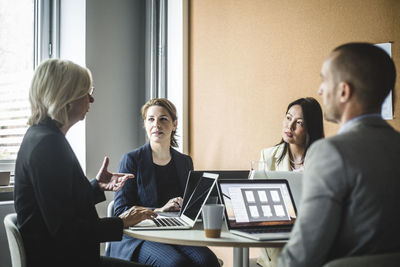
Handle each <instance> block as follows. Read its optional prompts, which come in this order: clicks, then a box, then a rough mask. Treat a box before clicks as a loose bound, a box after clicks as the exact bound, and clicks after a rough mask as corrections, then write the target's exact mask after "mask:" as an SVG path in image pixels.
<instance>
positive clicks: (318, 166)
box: [279, 116, 400, 267]
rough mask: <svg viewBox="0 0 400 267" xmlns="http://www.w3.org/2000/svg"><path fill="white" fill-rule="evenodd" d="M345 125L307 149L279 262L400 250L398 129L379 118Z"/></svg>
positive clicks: (309, 262) (295, 263)
mask: <svg viewBox="0 0 400 267" xmlns="http://www.w3.org/2000/svg"><path fill="white" fill-rule="evenodd" d="M347 126H348V127H347V128H346V129H345V130H344V131H343V132H342V133H340V134H338V135H336V136H333V137H331V138H327V139H325V140H320V141H317V142H316V143H315V144H313V145H312V146H311V148H310V150H309V152H308V153H307V159H306V163H305V164H306V166H305V171H304V176H303V179H304V181H303V198H302V202H301V209H300V210H299V217H298V219H297V221H296V224H295V227H294V229H293V232H292V235H291V238H290V241H289V242H288V244H287V245H286V247H285V248H284V250H283V252H282V254H281V258H280V259H279V266H307V267H312V266H322V265H323V264H324V263H326V262H328V261H330V260H332V259H335V258H340V257H345V256H351V255H365V254H375V253H382V252H393V251H399V250H400V212H399V204H400V134H399V133H398V132H396V131H395V130H394V129H393V128H392V127H391V126H390V125H389V124H387V123H386V122H385V121H384V120H382V119H381V118H379V117H371V116H369V117H364V118H361V119H359V120H356V121H353V122H351V123H349V125H347Z"/></svg>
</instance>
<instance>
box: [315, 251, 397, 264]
mask: <svg viewBox="0 0 400 267" xmlns="http://www.w3.org/2000/svg"><path fill="white" fill-rule="evenodd" d="M399 263H400V252H395V253H385V254H375V255H365V256H354V257H345V258H340V259H336V260H333V261H330V262H328V263H326V264H325V265H324V266H323V267H381V266H385V267H396V266H399Z"/></svg>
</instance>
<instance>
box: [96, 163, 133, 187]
mask: <svg viewBox="0 0 400 267" xmlns="http://www.w3.org/2000/svg"><path fill="white" fill-rule="evenodd" d="M109 161H110V160H109V158H108V157H104V161H103V165H102V166H101V168H100V170H99V173H98V174H97V176H96V179H97V182H98V184H99V187H100V188H101V189H102V190H104V191H114V192H117V191H118V190H120V189H121V188H122V187H123V186H124V183H125V182H126V180H128V179H130V178H133V177H134V176H133V174H130V173H111V172H109V171H108V170H107V167H108V163H109Z"/></svg>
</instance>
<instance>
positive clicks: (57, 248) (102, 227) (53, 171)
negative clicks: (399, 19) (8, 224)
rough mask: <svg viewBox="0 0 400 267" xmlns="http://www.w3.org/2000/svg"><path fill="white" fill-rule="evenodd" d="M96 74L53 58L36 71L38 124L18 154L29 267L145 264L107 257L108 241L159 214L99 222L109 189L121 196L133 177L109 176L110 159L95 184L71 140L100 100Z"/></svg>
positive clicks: (135, 213) (34, 120)
mask: <svg viewBox="0 0 400 267" xmlns="http://www.w3.org/2000/svg"><path fill="white" fill-rule="evenodd" d="M93 93H94V88H93V87H92V78H91V74H90V72H89V70H88V69H86V68H83V67H81V66H79V65H77V64H74V63H72V62H71V61H65V60H58V59H51V60H47V61H45V62H43V63H42V64H41V65H40V66H39V67H38V68H37V70H36V72H35V74H34V77H33V80H32V85H31V88H30V91H29V100H30V103H31V108H32V114H31V117H30V119H29V124H30V125H31V126H30V128H29V129H28V131H27V132H26V134H25V137H24V139H23V141H22V144H21V147H20V150H19V152H18V156H17V160H16V168H15V188H14V200H15V210H16V212H17V221H18V228H19V230H20V232H21V235H22V238H23V240H24V247H25V252H26V259H27V265H28V266H142V265H139V264H135V263H132V262H128V261H121V260H117V259H111V258H108V257H100V242H104V241H116V240H121V238H122V230H123V228H124V227H128V226H131V225H135V224H136V223H138V222H140V221H141V220H144V219H150V218H153V217H154V216H156V215H155V214H154V213H153V212H152V211H151V210H149V209H145V208H132V209H130V210H127V211H126V212H125V213H122V214H121V215H120V216H119V217H115V218H99V217H98V215H97V212H96V209H95V206H94V205H95V203H98V202H101V201H103V200H105V196H104V192H103V191H106V190H107V191H118V190H119V189H121V188H122V186H123V185H124V183H125V182H126V181H127V180H128V179H130V178H132V177H133V175H131V174H122V173H110V172H108V171H107V166H108V162H109V160H108V158H107V157H106V158H105V160H104V162H103V166H102V167H101V169H100V171H99V173H98V174H97V176H96V178H95V179H93V180H91V181H90V182H89V181H88V179H87V178H86V176H85V174H84V173H83V171H82V169H81V167H80V165H79V162H78V159H77V158H76V156H75V154H74V152H73V151H72V148H71V147H70V145H69V143H68V141H67V139H66V138H65V135H66V134H67V132H68V130H69V129H70V128H71V127H72V126H73V125H74V124H75V123H77V122H78V121H80V120H83V119H84V118H85V115H86V113H87V112H88V111H89V107H90V104H91V103H93V102H94V97H93Z"/></svg>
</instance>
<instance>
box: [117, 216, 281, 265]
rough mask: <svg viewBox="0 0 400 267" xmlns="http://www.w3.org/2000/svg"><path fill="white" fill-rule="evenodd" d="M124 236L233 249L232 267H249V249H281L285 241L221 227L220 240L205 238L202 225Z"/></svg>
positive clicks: (146, 231)
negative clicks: (252, 235)
mask: <svg viewBox="0 0 400 267" xmlns="http://www.w3.org/2000/svg"><path fill="white" fill-rule="evenodd" d="M124 233H125V234H126V235H129V236H132V237H135V238H139V239H142V240H148V241H153V242H159V243H166V244H173V245H187V246H220V247H233V263H234V267H248V266H249V247H283V246H284V245H285V244H286V241H285V240H279V241H256V240H252V239H249V238H245V237H240V236H237V235H233V234H231V233H229V232H228V231H227V229H226V226H225V224H224V226H223V227H222V232H221V237H220V238H207V237H205V234H204V230H203V223H201V222H200V223H196V225H195V226H194V228H193V229H191V230H136V231H133V230H128V229H126V230H124Z"/></svg>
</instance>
